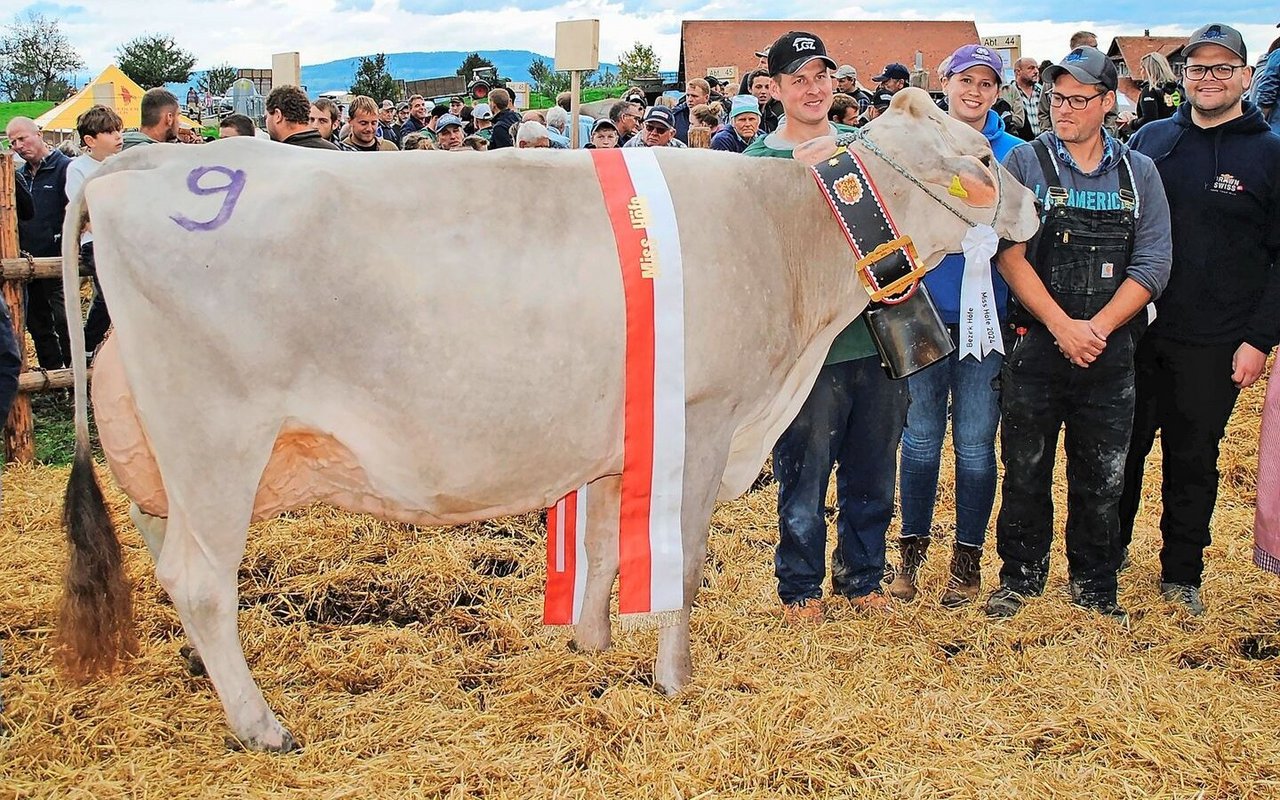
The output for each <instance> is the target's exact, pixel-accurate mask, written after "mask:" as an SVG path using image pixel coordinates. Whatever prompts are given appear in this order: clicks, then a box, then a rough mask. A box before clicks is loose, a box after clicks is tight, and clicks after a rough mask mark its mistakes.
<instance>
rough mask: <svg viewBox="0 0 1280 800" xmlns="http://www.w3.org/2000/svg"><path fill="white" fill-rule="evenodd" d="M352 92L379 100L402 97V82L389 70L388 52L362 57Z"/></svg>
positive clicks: (357, 65) (352, 85) (357, 66)
mask: <svg viewBox="0 0 1280 800" xmlns="http://www.w3.org/2000/svg"><path fill="white" fill-rule="evenodd" d="M351 93H352V94H362V95H364V96H365V97H369V98H372V99H373V100H377V101H382V100H399V99H400V83H399V81H397V80H396V79H395V78H393V77H391V73H390V72H388V71H387V54H386V53H377V54H376V55H372V56H361V57H360V61H359V63H357V64H356V82H355V83H353V84H351Z"/></svg>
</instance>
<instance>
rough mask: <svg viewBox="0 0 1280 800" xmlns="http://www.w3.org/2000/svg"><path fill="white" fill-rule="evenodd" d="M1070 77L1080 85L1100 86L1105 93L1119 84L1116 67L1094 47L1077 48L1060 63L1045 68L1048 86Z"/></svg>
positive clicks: (1111, 90)
mask: <svg viewBox="0 0 1280 800" xmlns="http://www.w3.org/2000/svg"><path fill="white" fill-rule="evenodd" d="M1064 74H1065V75H1070V76H1071V77H1073V78H1075V79H1076V80H1078V81H1080V82H1081V83H1089V84H1093V85H1095V86H1101V87H1102V88H1103V89H1104V90H1105V91H1108V92H1114V91H1115V90H1116V84H1117V83H1119V82H1120V76H1119V74H1117V72H1116V65H1115V64H1113V63H1112V62H1111V59H1109V58H1107V57H1106V55H1105V54H1104V53H1103V52H1102V51H1101V50H1099V49H1098V48H1096V47H1089V46H1087V45H1086V46H1083V47H1077V48H1076V49H1074V50H1072V51H1071V52H1070V53H1067V55H1066V57H1065V58H1063V59H1062V61H1060V62H1058V63H1057V64H1054V65H1053V66H1050V67H1046V68H1045V71H1044V79H1045V81H1047V82H1048V83H1049V84H1051V85H1052V84H1053V82H1054V81H1056V80H1057V79H1058V78H1060V77H1062V76H1063V75H1064Z"/></svg>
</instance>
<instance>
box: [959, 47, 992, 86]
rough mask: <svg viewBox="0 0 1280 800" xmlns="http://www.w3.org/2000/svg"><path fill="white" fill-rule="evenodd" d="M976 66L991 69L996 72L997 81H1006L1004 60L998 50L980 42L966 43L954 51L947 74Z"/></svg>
mask: <svg viewBox="0 0 1280 800" xmlns="http://www.w3.org/2000/svg"><path fill="white" fill-rule="evenodd" d="M974 67H986V68H988V69H990V70H991V71H992V72H994V73H995V74H996V83H1004V61H1002V60H1001V58H1000V55H999V54H998V53H996V51H994V50H992V49H991V48H989V47H986V46H985V45H980V44H966V45H964V46H962V47H960V48H958V49H957V50H956V51H955V52H954V53H952V54H951V63H950V64H949V65H948V66H947V74H948V75H955V74H956V73H957V72H964V71H965V70H967V69H972V68H974Z"/></svg>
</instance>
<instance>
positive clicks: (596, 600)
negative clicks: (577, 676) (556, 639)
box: [573, 475, 622, 650]
mask: <svg viewBox="0 0 1280 800" xmlns="http://www.w3.org/2000/svg"><path fill="white" fill-rule="evenodd" d="M621 487H622V478H621V477H620V476H617V475H613V476H609V477H605V478H600V479H599V480H597V481H595V482H594V483H592V484H591V485H590V486H589V487H588V489H587V537H586V542H585V543H584V545H585V547H586V551H587V585H586V588H585V589H584V591H583V596H582V611H581V613H580V614H579V616H578V624H577V625H576V626H574V630H573V642H574V644H575V645H576V646H577V647H578V648H579V649H581V650H605V649H608V647H609V643H610V629H609V599H610V597H611V596H612V594H613V582H614V579H616V578H617V577H618V502H619V499H620V495H619V490H620V489H621Z"/></svg>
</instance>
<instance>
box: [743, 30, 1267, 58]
mask: <svg viewBox="0 0 1280 800" xmlns="http://www.w3.org/2000/svg"><path fill="white" fill-rule="evenodd" d="M1276 27H1277V28H1280V25H1277V26H1276ZM768 57H769V48H767V47H766V48H764V49H763V50H757V51H756V58H768Z"/></svg>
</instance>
